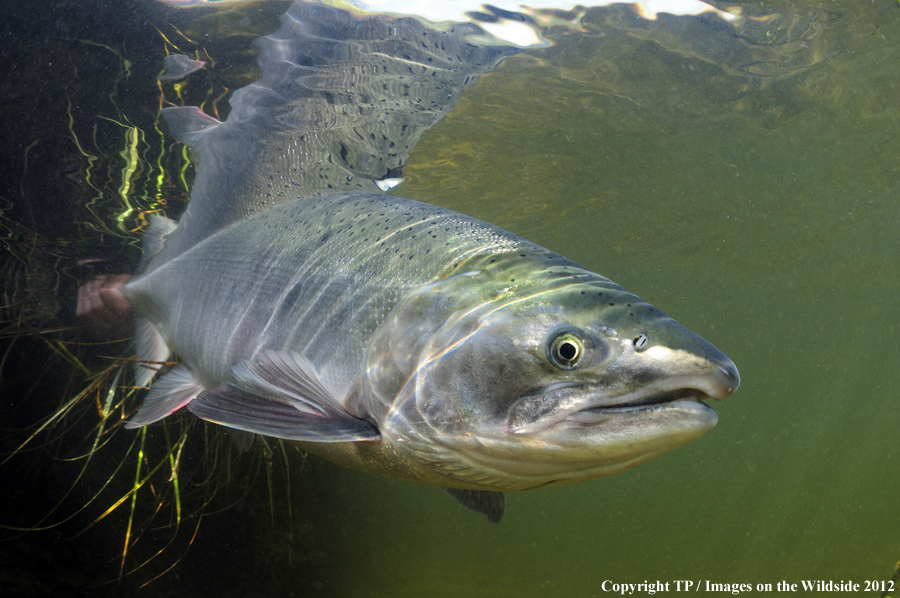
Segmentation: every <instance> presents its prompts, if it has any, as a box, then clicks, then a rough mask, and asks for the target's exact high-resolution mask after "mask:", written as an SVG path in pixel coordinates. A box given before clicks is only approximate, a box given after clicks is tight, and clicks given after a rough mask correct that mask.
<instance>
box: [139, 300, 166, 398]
mask: <svg viewBox="0 0 900 598" xmlns="http://www.w3.org/2000/svg"><path fill="white" fill-rule="evenodd" d="M134 343H135V345H136V348H137V358H138V362H137V363H136V364H135V369H134V378H135V382H136V384H137V385H138V386H148V385H149V384H150V381H151V380H153V376H155V375H156V372H158V371H159V366H154V365H153V362H162V361H165V360H167V359H168V358H169V355H171V354H172V350H171V349H169V346H168V345H167V344H166V341H165V340H163V337H162V334H160V333H159V330H157V329H156V326H154V325H153V324H152V323H151V322H150V320H147V319H145V318H140V317H138V318H135V320H134ZM148 362H149V363H148Z"/></svg>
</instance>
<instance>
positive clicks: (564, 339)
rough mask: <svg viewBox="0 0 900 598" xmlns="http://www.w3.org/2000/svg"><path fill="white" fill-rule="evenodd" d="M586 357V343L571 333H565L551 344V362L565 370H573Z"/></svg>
mask: <svg viewBox="0 0 900 598" xmlns="http://www.w3.org/2000/svg"><path fill="white" fill-rule="evenodd" d="M582 355H584V343H583V342H582V340H581V339H580V338H578V336H576V335H575V334H572V333H571V332H564V333H562V334H560V335H559V336H557V337H556V338H554V339H553V341H552V342H551V343H550V361H552V362H553V365H555V366H556V367H558V368H560V369H563V370H571V369H574V368H576V367H577V366H578V362H579V361H581V357H582Z"/></svg>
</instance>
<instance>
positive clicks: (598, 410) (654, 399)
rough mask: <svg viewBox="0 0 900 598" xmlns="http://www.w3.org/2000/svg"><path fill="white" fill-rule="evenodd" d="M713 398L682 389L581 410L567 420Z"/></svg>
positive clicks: (698, 401)
mask: <svg viewBox="0 0 900 598" xmlns="http://www.w3.org/2000/svg"><path fill="white" fill-rule="evenodd" d="M711 398H712V397H710V396H708V395H706V394H704V393H702V392H700V391H698V390H697V389H695V388H681V389H678V390H673V391H667V392H658V393H653V394H650V395H648V396H645V397H641V398H638V399H633V400H630V401H624V402H622V403H615V404H612V405H601V406H597V407H587V408H585V409H580V410H578V411H575V412H574V413H572V414H570V415H569V416H568V417H566V418H565V419H572V418H576V419H577V417H578V416H582V415H587V414H605V413H626V412H630V411H649V410H651V409H656V408H659V407H663V406H666V405H669V404H671V403H675V402H678V401H695V402H697V403H700V404H701V405H704V406H705V404H704V403H703V401H704V400H706V399H711Z"/></svg>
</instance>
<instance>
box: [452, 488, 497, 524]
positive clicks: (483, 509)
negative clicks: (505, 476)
mask: <svg viewBox="0 0 900 598" xmlns="http://www.w3.org/2000/svg"><path fill="white" fill-rule="evenodd" d="M442 490H443V491H444V492H446V493H447V494H449V495H450V496H452V497H453V498H455V499H456V501H457V502H458V503H459V504H460V505H462V506H464V507H465V508H467V509H469V510H470V511H475V512H476V513H481V514H482V515H485V516H486V517H487V518H488V521H490V522H491V523H500V520H501V519H503V514H504V513H505V512H506V496H505V495H504V494H503V493H502V492H490V491H488V490H462V489H460V488H442Z"/></svg>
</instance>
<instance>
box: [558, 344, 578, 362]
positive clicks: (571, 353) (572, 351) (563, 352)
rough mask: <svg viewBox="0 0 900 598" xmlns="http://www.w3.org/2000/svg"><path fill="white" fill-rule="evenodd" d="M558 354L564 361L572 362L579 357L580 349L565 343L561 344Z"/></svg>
mask: <svg viewBox="0 0 900 598" xmlns="http://www.w3.org/2000/svg"><path fill="white" fill-rule="evenodd" d="M557 352H558V353H559V358H560V359H562V360H563V361H572V360H573V359H575V356H576V355H578V347H576V346H575V344H574V343H571V342H569V341H563V342H561V343H560V344H559V348H558V349H557Z"/></svg>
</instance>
